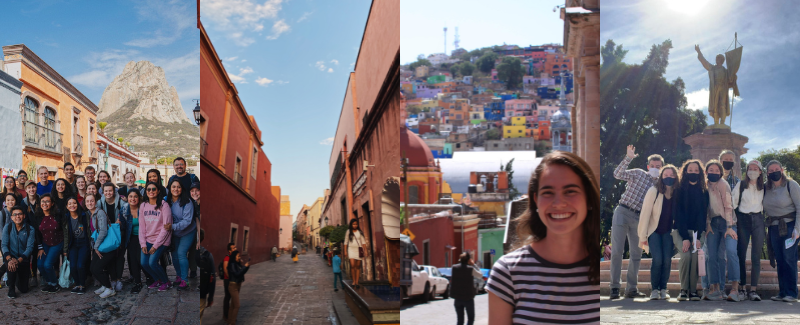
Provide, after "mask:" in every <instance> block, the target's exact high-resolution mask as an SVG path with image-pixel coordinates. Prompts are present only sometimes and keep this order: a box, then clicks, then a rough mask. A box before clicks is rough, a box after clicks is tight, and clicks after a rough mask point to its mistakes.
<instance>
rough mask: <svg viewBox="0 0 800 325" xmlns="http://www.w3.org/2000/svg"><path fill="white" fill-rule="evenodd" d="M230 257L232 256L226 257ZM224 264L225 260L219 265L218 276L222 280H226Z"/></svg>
mask: <svg viewBox="0 0 800 325" xmlns="http://www.w3.org/2000/svg"><path fill="white" fill-rule="evenodd" d="M229 256H230V255H226V257H229ZM223 263H225V259H222V262H219V265H217V274H218V275H219V278H220V279H222V280H225V267H223V266H222V264H223Z"/></svg>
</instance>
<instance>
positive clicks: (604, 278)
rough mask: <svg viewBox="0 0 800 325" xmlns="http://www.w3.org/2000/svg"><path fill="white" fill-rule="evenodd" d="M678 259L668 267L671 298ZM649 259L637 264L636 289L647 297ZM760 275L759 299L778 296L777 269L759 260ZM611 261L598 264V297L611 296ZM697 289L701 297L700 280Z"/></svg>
mask: <svg viewBox="0 0 800 325" xmlns="http://www.w3.org/2000/svg"><path fill="white" fill-rule="evenodd" d="M679 260H680V259H679V258H673V259H672V266H671V267H670V269H671V271H670V274H669V280H668V281H667V290H669V294H670V296H672V297H677V296H678V294H679V293H680V290H681V283H680V277H679V275H678V261H679ZM628 261H629V260H628V259H623V260H622V276H621V278H620V279H621V280H620V293H621V294H622V293H624V292H625V291H624V290H625V286H626V285H627V284H626V283H625V279H626V276H627V273H628ZM651 261H652V260H651V259H649V258H643V259H642V261H641V263H640V264H639V277H638V279H639V283H638V284H637V288H638V289H639V291H641V292H643V293H645V294H646V295H647V296H648V297H649V296H650V291H651V289H652V288H651V286H650V263H651ZM751 264H752V263H751V261H750V260H748V261H746V264H745V265H746V269H747V283H748V285H749V284H750V270H752V265H751ZM797 264H798V269H800V262H798V263H797ZM760 267H761V274H760V275H759V280H758V294H759V295H760V296H761V299H769V297H771V296H774V295H777V294H778V269H776V268H772V266H770V265H769V260H761V265H760ZM610 268H611V261H602V262H600V295H603V296H608V295H610V294H611V288H610V287H609V285H610V284H611V269H610ZM798 280H799V281H798V283H800V274H799V275H798ZM697 288H698V293H700V294H701V295H702V286H701V281H700V279H698V280H697ZM730 289H731V283H730V282H728V283H727V285H726V292H728V291H730Z"/></svg>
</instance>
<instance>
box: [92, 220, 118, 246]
mask: <svg viewBox="0 0 800 325" xmlns="http://www.w3.org/2000/svg"><path fill="white" fill-rule="evenodd" d="M92 240H95V241H96V240H97V229H95V231H94V232H93V233H92ZM120 243H122V237H121V235H120V231H119V224H117V223H112V224H110V225H108V234H106V238H104V239H103V242H102V243H100V247H99V248H98V249H97V250H99V251H100V252H101V253H108V252H111V251H113V250H115V249H117V248H118V247H119V245H120Z"/></svg>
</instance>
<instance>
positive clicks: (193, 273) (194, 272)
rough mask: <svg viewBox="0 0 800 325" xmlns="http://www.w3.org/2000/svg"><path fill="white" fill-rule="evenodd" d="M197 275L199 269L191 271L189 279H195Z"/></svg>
mask: <svg viewBox="0 0 800 325" xmlns="http://www.w3.org/2000/svg"><path fill="white" fill-rule="evenodd" d="M196 277H197V271H189V279H194V278H196Z"/></svg>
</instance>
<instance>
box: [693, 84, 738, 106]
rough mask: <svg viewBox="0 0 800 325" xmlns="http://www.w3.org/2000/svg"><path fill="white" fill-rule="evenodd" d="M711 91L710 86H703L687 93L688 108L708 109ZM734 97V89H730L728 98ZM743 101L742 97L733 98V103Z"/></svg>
mask: <svg viewBox="0 0 800 325" xmlns="http://www.w3.org/2000/svg"><path fill="white" fill-rule="evenodd" d="M709 95H710V92H709V91H708V88H703V89H700V90H695V91H693V92H690V93H687V94H686V108H689V109H697V110H707V109H708V97H709ZM731 97H733V90H732V89H730V90H728V98H731ZM741 101H742V98H741V97H735V98H734V99H733V104H734V105H736V103H739V102H741Z"/></svg>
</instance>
